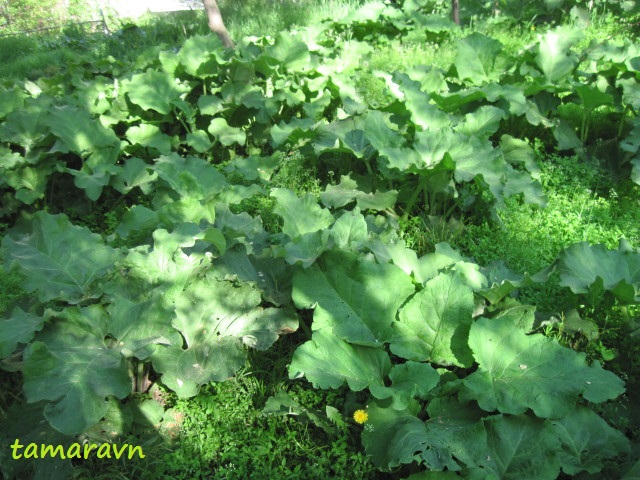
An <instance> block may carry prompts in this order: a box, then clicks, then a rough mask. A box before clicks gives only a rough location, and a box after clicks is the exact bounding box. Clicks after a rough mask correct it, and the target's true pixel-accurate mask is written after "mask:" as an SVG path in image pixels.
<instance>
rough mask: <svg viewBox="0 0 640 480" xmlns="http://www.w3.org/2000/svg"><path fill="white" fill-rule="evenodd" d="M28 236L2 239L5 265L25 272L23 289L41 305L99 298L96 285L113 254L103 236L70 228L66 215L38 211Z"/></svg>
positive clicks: (110, 265)
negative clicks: (34, 296) (43, 303)
mask: <svg viewBox="0 0 640 480" xmlns="http://www.w3.org/2000/svg"><path fill="white" fill-rule="evenodd" d="M30 229H31V232H30V233H20V232H19V231H16V230H14V231H10V232H9V233H8V234H7V235H6V236H5V237H4V239H3V241H2V245H3V247H4V248H5V249H6V253H5V262H6V263H7V264H8V265H9V266H10V267H11V268H13V267H14V266H19V267H20V269H21V270H22V271H23V272H24V273H25V283H24V288H25V290H26V291H28V292H36V294H37V296H38V299H39V300H40V301H41V302H48V301H50V300H53V299H59V300H63V301H66V302H69V303H79V302H81V301H82V300H84V299H87V298H97V297H99V296H100V295H102V292H101V291H100V290H97V289H94V288H93V287H94V285H95V283H96V282H97V281H98V280H99V279H100V278H101V277H103V276H104V275H105V274H106V273H107V272H108V271H109V270H110V269H112V268H113V265H114V262H115V260H116V258H117V255H116V251H115V250H114V249H112V248H110V247H107V246H105V245H104V242H103V240H102V237H100V235H97V234H95V233H91V231H90V230H88V229H86V228H84V227H79V226H77V225H72V224H71V223H70V222H69V219H68V218H67V217H66V216H65V215H49V214H48V213H46V212H37V213H36V214H35V215H34V219H33V221H32V222H31V224H30Z"/></svg>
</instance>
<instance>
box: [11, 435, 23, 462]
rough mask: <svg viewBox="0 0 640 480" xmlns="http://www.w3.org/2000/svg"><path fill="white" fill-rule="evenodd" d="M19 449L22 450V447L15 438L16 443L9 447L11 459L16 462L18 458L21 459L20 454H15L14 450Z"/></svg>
mask: <svg viewBox="0 0 640 480" xmlns="http://www.w3.org/2000/svg"><path fill="white" fill-rule="evenodd" d="M19 448H24V445H21V444H20V440H19V439H17V438H16V441H15V442H13V444H12V445H11V450H12V452H11V456H12V457H13V459H14V460H18V459H19V458H22V454H21V453H20V454H18V453H17V452H16V450H18V449H19Z"/></svg>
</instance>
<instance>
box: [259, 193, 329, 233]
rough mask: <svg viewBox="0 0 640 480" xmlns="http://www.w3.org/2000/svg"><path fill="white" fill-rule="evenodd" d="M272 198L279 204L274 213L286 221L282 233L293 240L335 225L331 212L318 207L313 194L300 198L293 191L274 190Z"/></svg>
mask: <svg viewBox="0 0 640 480" xmlns="http://www.w3.org/2000/svg"><path fill="white" fill-rule="evenodd" d="M271 196H272V197H274V198H275V199H276V201H277V202H278V203H277V206H276V208H275V209H274V212H275V213H276V214H277V215H279V216H280V217H282V219H283V220H284V225H283V226H282V232H283V233H285V234H286V235H288V236H289V237H290V238H292V239H293V238H295V237H297V236H299V235H304V234H305V233H312V232H317V231H319V230H325V229H327V228H329V226H330V225H331V224H332V223H333V216H332V215H331V212H329V210H327V209H326V208H322V207H321V206H320V205H318V203H317V202H316V200H315V198H314V197H313V195H311V194H307V195H305V196H304V197H302V198H298V197H297V196H296V194H295V193H293V192H292V191H291V190H288V189H286V188H274V189H272V190H271Z"/></svg>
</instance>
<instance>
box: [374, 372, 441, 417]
mask: <svg viewBox="0 0 640 480" xmlns="http://www.w3.org/2000/svg"><path fill="white" fill-rule="evenodd" d="M389 379H390V380H391V386H390V387H385V386H383V387H380V386H379V385H371V386H370V387H369V389H370V390H371V394H372V395H373V396H374V397H376V398H379V399H381V400H382V399H385V398H391V399H392V404H391V405H392V407H393V408H394V409H395V410H404V409H406V408H407V407H409V405H410V403H411V400H412V399H413V398H415V397H418V398H426V397H427V395H428V393H429V392H430V391H431V390H433V389H434V388H435V387H436V386H437V385H438V382H439V381H440V374H439V373H438V372H437V371H436V370H435V369H434V368H433V367H432V366H431V365H429V364H428V363H418V362H407V363H402V364H400V365H394V366H393V368H392V369H391V372H390V373H389Z"/></svg>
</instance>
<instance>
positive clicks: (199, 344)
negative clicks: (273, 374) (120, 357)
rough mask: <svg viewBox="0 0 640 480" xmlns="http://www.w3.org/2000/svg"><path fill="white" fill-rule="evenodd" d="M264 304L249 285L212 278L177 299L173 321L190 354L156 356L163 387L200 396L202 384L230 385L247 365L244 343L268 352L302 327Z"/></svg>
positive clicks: (166, 351)
mask: <svg viewBox="0 0 640 480" xmlns="http://www.w3.org/2000/svg"><path fill="white" fill-rule="evenodd" d="M260 302H261V298H260V292H259V291H258V290H257V289H256V288H254V287H252V286H250V285H249V284H247V283H241V284H240V285H239V286H234V285H233V284H232V283H231V282H226V281H218V280H216V279H214V278H211V277H205V278H203V279H200V280H197V281H194V282H192V283H191V284H190V285H189V286H188V287H187V288H186V289H185V290H184V291H183V292H182V293H181V294H180V295H179V296H177V297H176V300H175V312H176V318H175V319H174V321H173V326H174V328H176V329H177V330H178V331H180V333H181V334H182V336H183V337H184V340H185V342H186V347H187V348H186V350H182V348H179V347H169V348H162V347H161V348H160V349H158V350H157V351H156V353H155V354H154V355H153V356H152V359H153V364H154V368H157V369H158V370H159V371H161V372H163V376H162V379H163V382H165V383H166V384H167V385H169V386H170V387H171V388H172V389H175V391H176V393H178V395H179V396H180V397H190V396H193V395H196V394H197V392H198V388H199V386H200V385H202V384H204V383H207V382H210V381H222V380H225V379H227V378H229V377H231V376H232V375H233V374H234V373H235V372H236V371H237V370H238V369H239V368H240V367H241V366H242V365H243V364H244V361H245V359H246V353H245V350H244V348H243V344H244V345H246V346H249V347H252V348H256V349H258V350H266V349H268V348H269V347H271V345H273V343H274V342H275V341H276V340H277V339H278V337H279V335H281V334H285V333H291V332H294V331H295V330H296V329H297V328H298V322H297V319H296V317H294V316H293V315H292V314H291V313H289V312H287V311H285V310H282V309H277V308H267V309H263V308H261V307H259V304H260ZM174 362H175V363H174ZM189 362H192V363H189Z"/></svg>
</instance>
